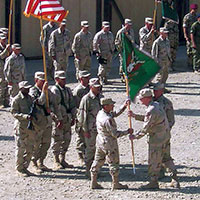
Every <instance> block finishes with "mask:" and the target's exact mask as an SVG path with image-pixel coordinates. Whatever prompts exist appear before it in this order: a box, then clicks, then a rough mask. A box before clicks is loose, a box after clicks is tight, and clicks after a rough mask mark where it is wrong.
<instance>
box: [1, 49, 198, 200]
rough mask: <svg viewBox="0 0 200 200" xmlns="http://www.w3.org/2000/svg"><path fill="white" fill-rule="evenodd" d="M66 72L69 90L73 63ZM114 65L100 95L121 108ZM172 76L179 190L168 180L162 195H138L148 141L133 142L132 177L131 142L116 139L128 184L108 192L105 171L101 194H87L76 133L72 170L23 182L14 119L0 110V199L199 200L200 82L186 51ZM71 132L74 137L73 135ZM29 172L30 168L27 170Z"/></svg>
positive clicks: (123, 123) (34, 65)
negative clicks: (17, 164)
mask: <svg viewBox="0 0 200 200" xmlns="http://www.w3.org/2000/svg"><path fill="white" fill-rule="evenodd" d="M70 59H71V63H70V66H71V67H70V68H69V71H68V77H69V78H68V83H69V86H70V87H71V88H72V89H73V88H74V87H75V86H76V85H77V83H76V82H75V76H74V71H75V70H74V66H73V64H72V58H70ZM117 66H118V60H117V59H115V60H114V64H113V67H112V75H111V76H110V78H111V81H112V82H113V84H112V85H107V86H105V87H104V89H103V91H104V95H105V96H110V97H112V98H113V99H114V100H115V101H116V102H117V103H116V108H117V107H119V106H120V105H121V104H122V103H123V101H124V100H125V99H126V93H125V87H124V85H123V84H122V83H120V80H119V77H118V74H117V71H118V67H117ZM27 69H28V70H27V73H28V79H29V81H30V82H32V83H33V73H34V72H35V71H37V70H41V69H42V62H41V60H38V61H27ZM175 69H176V71H175V72H173V73H170V76H169V79H168V88H169V89H171V90H172V93H171V94H167V95H166V96H167V97H168V98H169V99H171V100H172V102H173V104H174V109H175V115H176V116H175V117H176V124H175V126H174V127H173V129H172V139H171V143H172V145H171V146H172V156H173V158H174V160H175V164H176V165H177V168H178V172H179V173H178V175H179V177H180V182H181V189H180V190H178V189H171V188H168V187H167V183H168V182H169V181H170V179H169V177H166V178H165V179H163V180H162V181H161V182H160V190H157V191H141V190H139V189H138V187H139V186H141V185H142V184H145V183H147V181H148V178H147V159H148V158H147V155H148V152H147V143H146V137H144V138H142V139H140V140H137V141H135V142H134V150H135V162H136V174H135V175H134V174H133V170H132V164H131V163H132V158H131V148H130V141H129V139H128V137H123V138H120V139H119V149H120V160H121V165H120V179H121V181H122V183H124V184H128V186H129V189H128V190H119V191H111V190H110V188H111V177H110V175H109V173H108V166H107V165H105V166H104V167H103V169H102V171H101V175H100V178H99V182H100V183H101V185H102V186H103V187H104V188H105V189H103V190H91V189H90V188H89V185H90V182H89V181H88V179H86V177H85V175H84V168H82V167H80V163H79V160H78V155H77V153H76V150H75V144H76V133H73V136H72V142H71V145H70V148H69V151H68V153H67V160H68V161H69V162H70V163H71V164H73V165H74V166H75V167H74V168H73V169H66V170H60V171H57V172H47V173H44V174H42V175H40V176H35V177H28V178H21V177H18V176H17V175H16V172H15V141H14V136H13V135H14V132H13V125H14V119H13V117H12V115H11V114H10V113H9V109H2V110H0V199H1V200H11V199H16V200H22V199H24V200H28V199H34V200H36V199H59V200H61V199H84V200H85V199H92V200H94V199H102V200H103V199H118V200H120V199H123V200H127V199H195V200H197V199H200V160H199V155H200V153H199V152H200V127H199V121H200V120H199V119H200V118H199V116H200V110H199V109H200V101H199V93H200V82H199V80H200V76H199V75H196V74H194V73H192V72H191V71H189V70H188V69H187V66H186V55H185V48H184V47H181V48H179V52H178V57H177V61H176V63H175ZM96 71H97V63H96V60H95V59H93V68H92V74H93V76H94V75H95V74H96ZM131 108H132V110H133V111H134V112H136V113H144V109H145V108H144V107H143V106H142V105H140V104H138V103H136V104H132V106H131ZM116 120H117V124H118V128H119V129H121V130H124V129H127V128H128V120H127V116H126V112H125V113H124V114H122V115H121V116H120V117H118V118H117V119H116ZM132 122H133V128H134V129H135V130H138V129H140V128H141V126H142V123H141V122H137V121H134V120H133V121H132ZM73 132H74V131H73ZM45 162H46V164H47V166H49V167H52V166H53V159H52V152H51V150H49V153H48V157H47V159H46V161H45ZM29 169H30V171H31V170H32V167H31V166H30V168H29Z"/></svg>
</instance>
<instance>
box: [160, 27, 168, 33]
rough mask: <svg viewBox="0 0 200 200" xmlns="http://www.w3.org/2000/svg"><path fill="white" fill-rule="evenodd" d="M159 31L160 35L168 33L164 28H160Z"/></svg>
mask: <svg viewBox="0 0 200 200" xmlns="http://www.w3.org/2000/svg"><path fill="white" fill-rule="evenodd" d="M159 31H160V33H169V31H168V30H167V29H166V28H165V27H161V28H160V29H159Z"/></svg>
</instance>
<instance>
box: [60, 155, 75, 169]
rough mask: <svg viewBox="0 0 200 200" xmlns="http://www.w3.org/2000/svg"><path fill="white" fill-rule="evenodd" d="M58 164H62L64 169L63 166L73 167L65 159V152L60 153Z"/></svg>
mask: <svg viewBox="0 0 200 200" xmlns="http://www.w3.org/2000/svg"><path fill="white" fill-rule="evenodd" d="M60 164H61V165H62V166H63V168H64V169H65V168H73V167H74V166H73V165H70V164H68V163H67V162H66V161H65V154H61V155H60Z"/></svg>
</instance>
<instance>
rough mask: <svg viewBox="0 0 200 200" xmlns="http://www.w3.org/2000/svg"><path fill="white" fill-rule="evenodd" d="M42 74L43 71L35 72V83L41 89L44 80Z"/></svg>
mask: <svg viewBox="0 0 200 200" xmlns="http://www.w3.org/2000/svg"><path fill="white" fill-rule="evenodd" d="M44 76H45V74H44V72H35V84H36V86H37V87H38V88H40V89H42V87H43V85H44V82H45V78H44Z"/></svg>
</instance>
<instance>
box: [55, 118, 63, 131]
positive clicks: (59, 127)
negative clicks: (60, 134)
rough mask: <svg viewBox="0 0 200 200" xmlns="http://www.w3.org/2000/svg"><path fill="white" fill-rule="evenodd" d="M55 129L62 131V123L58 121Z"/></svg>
mask: <svg viewBox="0 0 200 200" xmlns="http://www.w3.org/2000/svg"><path fill="white" fill-rule="evenodd" d="M56 128H58V129H62V128H63V121H62V120H59V121H58V122H57V124H56Z"/></svg>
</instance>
